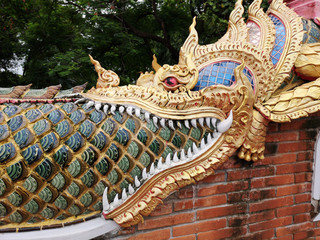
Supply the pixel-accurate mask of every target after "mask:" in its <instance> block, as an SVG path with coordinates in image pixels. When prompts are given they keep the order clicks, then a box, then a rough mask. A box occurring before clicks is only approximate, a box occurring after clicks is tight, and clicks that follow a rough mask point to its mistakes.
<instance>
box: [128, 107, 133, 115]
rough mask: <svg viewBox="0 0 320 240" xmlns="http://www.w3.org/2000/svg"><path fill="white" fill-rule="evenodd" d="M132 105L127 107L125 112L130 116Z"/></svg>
mask: <svg viewBox="0 0 320 240" xmlns="http://www.w3.org/2000/svg"><path fill="white" fill-rule="evenodd" d="M132 110H133V109H132V107H127V113H128V114H129V115H130V116H132Z"/></svg>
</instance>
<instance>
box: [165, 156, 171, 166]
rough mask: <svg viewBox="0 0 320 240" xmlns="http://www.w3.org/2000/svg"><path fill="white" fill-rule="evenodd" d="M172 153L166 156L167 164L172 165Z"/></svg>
mask: <svg viewBox="0 0 320 240" xmlns="http://www.w3.org/2000/svg"><path fill="white" fill-rule="evenodd" d="M170 155H171V153H169V154H168V155H167V157H166V165H168V166H170V164H171V157H170Z"/></svg>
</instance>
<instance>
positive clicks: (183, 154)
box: [180, 149, 186, 161]
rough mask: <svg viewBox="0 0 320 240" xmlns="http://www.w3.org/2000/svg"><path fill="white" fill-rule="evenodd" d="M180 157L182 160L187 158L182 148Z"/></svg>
mask: <svg viewBox="0 0 320 240" xmlns="http://www.w3.org/2000/svg"><path fill="white" fill-rule="evenodd" d="M180 159H181V161H184V160H186V154H185V152H184V149H182V150H181V152H180Z"/></svg>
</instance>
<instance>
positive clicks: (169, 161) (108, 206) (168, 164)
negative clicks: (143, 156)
mask: <svg viewBox="0 0 320 240" xmlns="http://www.w3.org/2000/svg"><path fill="white" fill-rule="evenodd" d="M232 120H233V116H232V111H231V112H230V114H229V117H228V118H227V119H226V120H224V121H222V122H220V123H221V124H224V126H223V128H224V129H225V131H227V130H228V129H229V128H230V127H231V124H232ZM221 134H222V133H221V132H214V133H212V135H211V133H209V134H208V136H207V139H206V142H207V143H205V140H204V138H202V140H201V142H200V146H199V147H197V146H196V144H195V143H193V146H192V147H190V148H188V151H187V153H185V151H184V149H182V150H181V151H180V157H179V156H178V152H175V153H174V155H173V157H172V155H171V154H168V155H167V157H166V159H165V161H164V162H163V161H162V157H161V158H160V159H159V160H158V164H157V166H155V164H154V163H152V164H151V166H150V169H149V172H147V168H144V169H143V171H142V179H141V180H139V179H138V177H137V176H135V178H134V186H135V188H134V187H133V186H132V185H131V184H129V187H128V190H127V189H126V188H124V189H123V190H122V194H121V199H120V198H119V194H117V195H116V196H115V198H114V199H113V201H112V202H111V203H109V201H108V196H107V195H108V187H106V188H105V190H104V193H103V198H102V203H103V212H104V213H105V214H107V213H108V212H111V211H112V210H113V209H115V208H116V207H118V206H120V205H121V204H122V203H123V202H125V201H126V200H127V199H128V198H130V197H131V196H132V195H133V194H134V193H135V192H136V191H137V190H138V189H139V187H140V186H141V185H142V184H143V183H144V182H146V181H147V180H148V179H150V178H151V177H153V176H154V175H156V174H158V173H159V172H162V171H164V170H166V169H168V168H172V167H174V166H177V165H181V164H184V163H186V162H189V161H192V160H193V159H195V158H196V157H198V156H200V155H201V154H203V153H204V152H206V151H207V150H208V149H209V148H211V147H212V146H213V145H214V144H215V142H216V141H217V140H218V139H219V137H220V136H221Z"/></svg>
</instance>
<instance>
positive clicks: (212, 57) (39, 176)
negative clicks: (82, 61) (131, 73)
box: [0, 0, 320, 232]
mask: <svg viewBox="0 0 320 240" xmlns="http://www.w3.org/2000/svg"><path fill="white" fill-rule="evenodd" d="M260 4H261V0H255V1H253V2H252V4H251V6H250V7H249V17H248V21H247V23H246V22H245V20H244V18H243V17H242V15H243V13H244V8H243V6H242V1H240V0H238V1H237V2H236V4H235V9H234V10H233V12H232V13H231V15H230V19H229V27H228V30H227V33H226V34H225V35H224V36H223V37H222V38H221V39H220V40H219V41H218V42H216V43H212V44H208V45H200V44H199V43H198V33H197V31H196V19H193V22H192V24H191V26H190V28H189V32H190V33H189V36H188V38H187V39H186V40H185V42H184V44H183V46H182V47H181V49H180V57H179V62H178V63H177V64H176V65H173V66H170V65H167V64H164V65H162V66H161V65H159V64H158V63H157V59H156V57H154V60H153V62H152V67H153V69H154V72H145V73H142V74H141V75H140V77H139V79H138V80H137V84H136V85H128V86H119V82H120V79H119V76H118V75H117V74H116V73H114V72H113V71H111V70H106V69H104V68H103V67H101V64H100V63H99V62H98V61H97V60H94V59H93V58H92V57H91V56H90V59H91V62H92V63H93V64H94V68H95V70H96V72H97V74H98V79H97V85H96V88H92V89H90V90H89V91H88V92H86V93H84V92H83V90H84V88H85V85H81V86H76V87H74V88H72V89H69V90H61V89H60V88H61V86H51V87H48V88H47V89H42V90H34V89H30V87H31V86H30V85H28V86H18V87H14V88H7V89H0V103H1V105H0V173H1V174H0V223H1V224H0V229H1V231H2V232H10V231H11V232H12V231H14V232H19V231H21V230H34V229H36V230H41V229H45V228H59V227H63V226H64V225H66V224H67V225H70V224H77V223H79V222H83V221H87V220H89V219H91V218H97V217H99V216H100V215H101V214H102V215H103V217H104V218H106V219H113V220H114V221H115V222H116V223H118V224H120V225H121V226H124V227H127V226H132V225H134V224H137V223H139V222H142V221H143V217H145V216H148V215H149V214H150V213H151V211H152V210H153V209H154V208H155V207H156V206H157V205H159V204H161V203H162V201H163V200H164V199H165V198H166V197H167V196H168V195H169V194H170V193H172V192H173V191H176V190H178V189H179V188H182V187H184V186H186V185H189V184H193V183H194V182H195V181H199V180H201V179H203V178H204V177H206V176H208V175H210V174H213V173H214V170H215V169H217V168H218V167H219V166H220V165H221V164H223V163H224V162H225V161H227V160H228V159H229V157H231V156H232V155H234V154H235V153H236V154H237V155H238V157H239V158H240V159H245V160H247V161H258V160H259V159H263V157H264V150H265V146H264V143H265V138H266V132H267V128H268V123H269V122H270V121H275V122H289V121H291V119H296V118H300V117H306V116H308V115H309V114H311V113H314V112H317V111H319V110H320V70H319V65H320V58H319V52H320V50H319V43H312V42H309V40H308V39H315V36H314V32H316V33H320V30H319V29H318V28H317V27H316V25H315V24H314V23H312V22H310V21H308V20H305V19H302V18H301V17H300V16H298V15H297V14H296V13H295V12H294V11H292V10H290V9H289V8H287V7H286V6H285V4H284V3H283V2H282V1H281V0H274V1H273V2H272V3H271V5H270V7H269V10H268V11H267V12H266V13H265V12H264V11H263V10H262V9H261V7H260ZM311 29H312V31H311Z"/></svg>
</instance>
